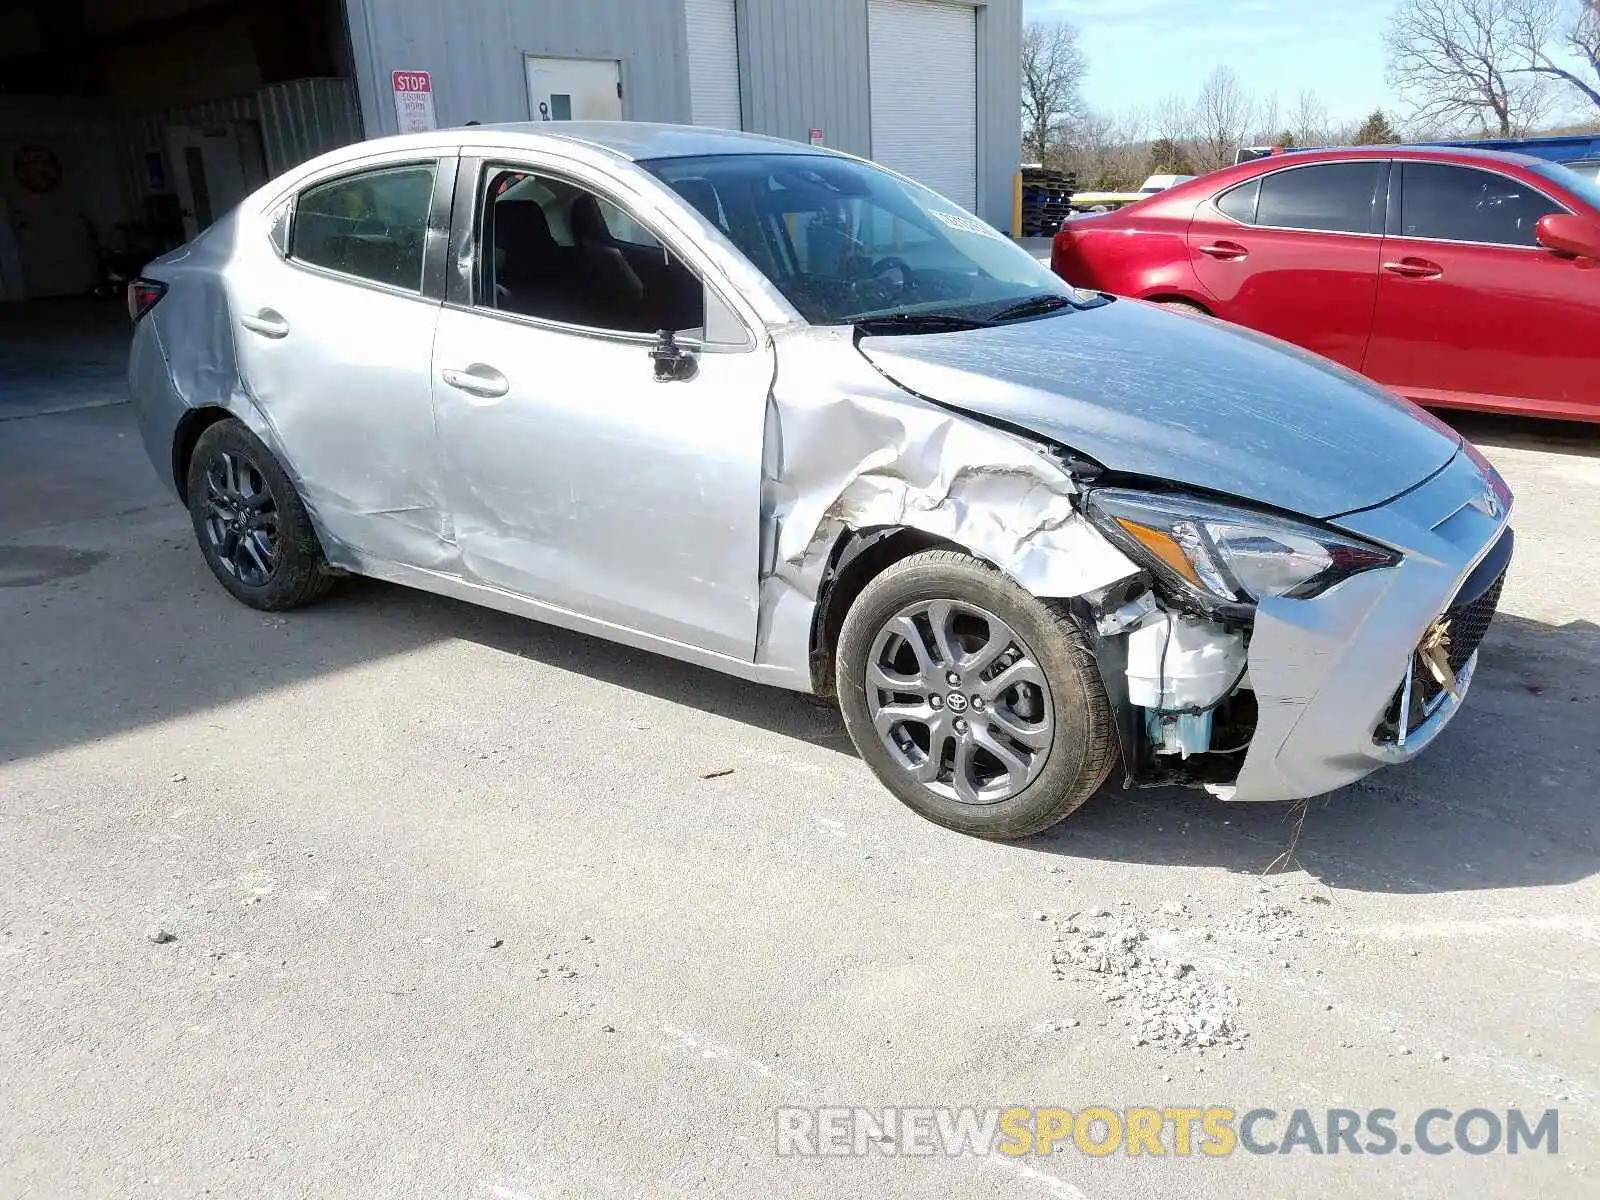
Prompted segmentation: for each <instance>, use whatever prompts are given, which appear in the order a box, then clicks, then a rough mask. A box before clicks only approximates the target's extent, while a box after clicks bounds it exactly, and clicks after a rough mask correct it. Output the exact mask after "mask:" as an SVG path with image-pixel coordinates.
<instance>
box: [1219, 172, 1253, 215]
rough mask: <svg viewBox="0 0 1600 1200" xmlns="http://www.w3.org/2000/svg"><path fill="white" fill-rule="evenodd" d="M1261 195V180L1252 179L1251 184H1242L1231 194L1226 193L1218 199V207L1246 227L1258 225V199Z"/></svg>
mask: <svg viewBox="0 0 1600 1200" xmlns="http://www.w3.org/2000/svg"><path fill="white" fill-rule="evenodd" d="M1259 195H1261V180H1260V179H1252V180H1251V181H1250V182H1249V183H1245V184H1240V185H1239V186H1238V187H1236V188H1234V189H1233V190H1232V191H1231V192H1224V193H1222V195H1220V196H1218V197H1217V207H1218V208H1220V209H1221V210H1222V211H1223V212H1225V213H1227V214H1228V215H1229V216H1230V217H1232V218H1233V219H1234V220H1235V221H1243V222H1244V223H1245V224H1246V225H1254V224H1255V223H1256V197H1258V196H1259Z"/></svg>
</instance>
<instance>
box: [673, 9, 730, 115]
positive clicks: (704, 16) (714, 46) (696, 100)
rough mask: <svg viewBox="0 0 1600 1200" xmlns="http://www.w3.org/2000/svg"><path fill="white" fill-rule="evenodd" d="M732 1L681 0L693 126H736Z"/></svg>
mask: <svg viewBox="0 0 1600 1200" xmlns="http://www.w3.org/2000/svg"><path fill="white" fill-rule="evenodd" d="M733 5H734V0H683V17H684V22H685V24H686V25H687V26H688V30H689V112H690V119H691V120H693V121H694V123H695V124H696V125H714V126H717V127H718V128H721V129H738V128H740V127H741V126H740V123H739V35H738V25H737V23H736V20H735V17H734V11H733Z"/></svg>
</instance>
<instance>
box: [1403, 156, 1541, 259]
mask: <svg viewBox="0 0 1600 1200" xmlns="http://www.w3.org/2000/svg"><path fill="white" fill-rule="evenodd" d="M1402 171H1403V174H1402V176H1401V181H1402V187H1403V189H1404V191H1403V195H1402V200H1401V205H1400V209H1401V218H1400V234H1401V236H1402V237H1416V238H1437V239H1439V240H1441V241H1447V242H1487V243H1490V244H1493V245H1500V246H1536V245H1538V244H1539V243H1538V239H1537V238H1536V237H1535V236H1534V234H1535V230H1536V229H1537V227H1538V224H1539V218H1540V217H1543V216H1546V215H1548V214H1549V213H1558V212H1563V211H1565V210H1564V209H1563V208H1562V207H1561V206H1560V205H1559V204H1557V203H1556V202H1555V201H1554V200H1551V199H1550V198H1549V197H1547V196H1545V195H1544V194H1543V193H1541V192H1537V191H1535V190H1534V189H1533V188H1531V187H1529V186H1528V185H1527V184H1525V183H1521V182H1518V181H1517V180H1515V179H1512V178H1510V177H1508V176H1505V175H1501V174H1498V173H1497V172H1494V171H1480V170H1477V169H1476V168H1474V167H1452V166H1449V165H1447V164H1445V163H1406V164H1404V166H1403V167H1402Z"/></svg>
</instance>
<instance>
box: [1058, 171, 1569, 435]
mask: <svg viewBox="0 0 1600 1200" xmlns="http://www.w3.org/2000/svg"><path fill="white" fill-rule="evenodd" d="M1051 266H1052V267H1054V269H1055V271H1056V273H1057V274H1058V275H1060V276H1062V277H1063V278H1064V279H1066V280H1067V281H1068V282H1070V283H1073V284H1077V285H1079V286H1081V287H1091V288H1097V289H1099V290H1101V291H1107V292H1113V293H1116V294H1118V295H1123V296H1136V297H1138V298H1140V299H1143V300H1150V301H1154V302H1157V303H1161V304H1164V305H1167V306H1169V307H1173V308H1180V309H1185V310H1187V311H1190V312H1195V311H1198V312H1203V313H1207V314H1210V315H1212V316H1216V317H1221V318H1222V319H1224V320H1227V321H1233V322H1236V323H1237V324H1240V325H1245V326H1248V327H1250V328H1251V329H1258V330H1260V331H1261V332H1263V333H1268V334H1272V335H1273V336H1274V337H1279V338H1283V339H1284V340H1285V341H1289V342H1294V343H1295V344H1297V345H1300V346H1304V347H1305V348H1306V349H1308V350H1314V351H1316V352H1317V353H1318V354H1321V355H1324V356H1326V357H1328V358H1331V359H1333V360H1334V361H1335V362H1338V363H1342V364H1344V365H1345V366H1347V367H1351V368H1353V369H1354V370H1357V371H1361V372H1362V373H1364V374H1366V375H1368V376H1370V377H1371V378H1373V379H1375V380H1377V381H1378V382H1379V383H1382V384H1386V385H1387V386H1389V387H1391V388H1393V389H1394V390H1395V391H1397V392H1399V393H1401V394H1402V395H1404V396H1408V397H1410V398H1411V399H1412V400H1415V401H1416V402H1417V403H1419V404H1427V405H1438V406H1442V407H1456V408H1476V409H1487V410H1490V411H1495V412H1515V413H1531V414H1536V415H1541V416H1550V417H1566V418H1569V419H1576V420H1583V421H1600V184H1596V183H1595V182H1594V181H1592V180H1588V179H1585V178H1583V177H1582V176H1580V175H1578V174H1577V173H1575V172H1573V171H1569V170H1567V169H1566V168H1564V167H1561V166H1558V165H1556V164H1553V163H1548V162H1544V161H1542V160H1540V159H1535V158H1527V157H1524V156H1522V155H1516V154H1500V153H1495V152H1492V151H1484V150H1432V149H1408V148H1402V147H1393V146H1385V147H1369V148H1364V149H1355V150H1319V151H1310V152H1304V153H1296V154H1287V155H1277V156H1274V157H1272V158H1264V159H1258V160H1256V161H1254V162H1249V163H1244V164H1242V165H1240V166H1237V167H1230V168H1228V169H1226V170H1222V171H1217V172H1215V173H1214V174H1211V175H1206V176H1203V177H1201V178H1199V179H1196V180H1193V181H1192V182H1189V183H1185V184H1181V185H1180V186H1178V187H1175V188H1173V189H1172V190H1171V191H1168V192H1163V193H1161V194H1160V195H1158V196H1154V197H1152V198H1151V199H1149V200H1144V201H1141V202H1139V203H1137V204H1134V205H1131V206H1130V207H1128V208H1125V209H1122V210H1121V211H1119V212H1111V213H1105V214H1102V215H1098V216H1091V217H1083V218H1079V219H1076V220H1072V221H1069V222H1068V223H1066V224H1065V225H1064V226H1063V227H1062V230H1061V232H1060V233H1058V234H1057V235H1056V237H1055V243H1054V246H1053V247H1052V254H1051Z"/></svg>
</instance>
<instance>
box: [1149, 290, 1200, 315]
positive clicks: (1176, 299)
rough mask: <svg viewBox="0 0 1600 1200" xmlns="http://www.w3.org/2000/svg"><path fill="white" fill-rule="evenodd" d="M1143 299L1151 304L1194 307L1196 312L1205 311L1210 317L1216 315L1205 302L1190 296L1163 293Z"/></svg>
mask: <svg viewBox="0 0 1600 1200" xmlns="http://www.w3.org/2000/svg"><path fill="white" fill-rule="evenodd" d="M1143 299H1144V300H1146V301H1148V302H1149V303H1151V304H1160V305H1165V306H1167V307H1182V308H1192V309H1194V310H1195V312H1201V313H1205V315H1206V316H1208V317H1211V316H1215V315H1216V314H1215V313H1213V312H1212V311H1211V310H1210V309H1209V308H1207V307H1206V306H1205V305H1204V304H1201V303H1200V301H1198V300H1191V299H1190V298H1189V297H1188V296H1177V295H1171V294H1161V295H1156V296H1145V297H1143Z"/></svg>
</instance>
